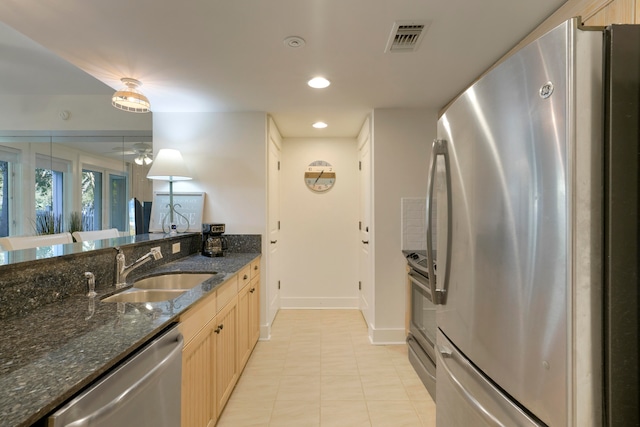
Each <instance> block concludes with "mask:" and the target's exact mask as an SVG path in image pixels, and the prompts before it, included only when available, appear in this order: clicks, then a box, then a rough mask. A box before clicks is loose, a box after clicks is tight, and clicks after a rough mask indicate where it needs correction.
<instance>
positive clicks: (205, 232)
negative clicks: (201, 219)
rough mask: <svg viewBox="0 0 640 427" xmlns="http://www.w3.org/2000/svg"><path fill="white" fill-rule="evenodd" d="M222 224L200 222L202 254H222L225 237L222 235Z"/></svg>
mask: <svg viewBox="0 0 640 427" xmlns="http://www.w3.org/2000/svg"><path fill="white" fill-rule="evenodd" d="M223 234H224V224H202V255H204V256H208V257H219V256H224V251H225V250H226V249H227V239H226V237H224V236H223Z"/></svg>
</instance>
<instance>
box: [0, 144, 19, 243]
mask: <svg viewBox="0 0 640 427" xmlns="http://www.w3.org/2000/svg"><path fill="white" fill-rule="evenodd" d="M18 163H19V160H18V151H17V150H14V149H12V148H8V147H1V146H0V237H5V236H8V235H9V233H10V231H11V221H13V206H12V203H13V193H14V191H15V189H14V185H15V183H14V180H13V172H14V171H13V170H14V168H15V165H17V164H18Z"/></svg>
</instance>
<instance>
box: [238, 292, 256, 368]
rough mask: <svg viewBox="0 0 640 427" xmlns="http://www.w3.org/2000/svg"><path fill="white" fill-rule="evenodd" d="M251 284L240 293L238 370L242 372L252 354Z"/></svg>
mask: <svg viewBox="0 0 640 427" xmlns="http://www.w3.org/2000/svg"><path fill="white" fill-rule="evenodd" d="M250 290H251V285H247V286H245V287H244V288H242V290H241V291H240V293H239V294H238V371H239V372H242V369H244V365H246V363H247V361H248V360H249V356H250V355H251V348H252V347H253V345H252V344H251V342H250V340H251V339H252V338H253V331H252V329H251V303H252V301H251V298H252V296H253V294H251V293H250Z"/></svg>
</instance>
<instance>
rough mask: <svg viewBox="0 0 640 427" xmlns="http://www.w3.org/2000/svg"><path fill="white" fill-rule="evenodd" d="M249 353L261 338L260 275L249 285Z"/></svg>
mask: <svg viewBox="0 0 640 427" xmlns="http://www.w3.org/2000/svg"><path fill="white" fill-rule="evenodd" d="M249 288H250V289H249V295H250V296H249V325H248V327H249V354H251V351H252V350H253V346H254V345H255V344H256V343H257V342H258V338H260V276H257V277H255V278H253V279H252V280H251V284H250V285H249Z"/></svg>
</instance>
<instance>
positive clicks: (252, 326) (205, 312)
mask: <svg viewBox="0 0 640 427" xmlns="http://www.w3.org/2000/svg"><path fill="white" fill-rule="evenodd" d="M259 265H260V259H259V258H258V259H257V260H256V261H254V262H253V263H251V264H250V265H249V266H246V267H245V268H243V269H242V270H240V272H239V273H238V274H236V275H235V276H233V277H231V278H230V279H229V280H227V281H226V282H225V283H223V284H222V285H221V286H220V287H218V288H217V289H216V290H215V291H213V292H211V294H210V295H208V296H207V297H205V298H203V299H202V300H201V301H199V302H198V303H196V305H195V306H194V307H191V308H189V310H187V311H186V312H185V313H184V314H182V315H181V316H180V331H181V332H182V334H183V336H184V342H185V346H184V349H183V351H182V415H181V418H182V422H181V424H182V426H183V427H205V426H206V427H213V426H214V425H215V423H216V420H217V418H218V417H219V416H220V414H221V413H222V410H223V409H224V405H225V404H226V403H227V401H228V400H229V397H230V396H231V393H232V392H233V388H234V387H235V385H236V382H237V381H238V377H239V376H240V372H242V369H243V368H244V365H245V364H246V362H247V360H248V359H249V356H250V355H251V352H252V350H253V347H254V346H255V343H256V342H257V340H258V338H259V334H260V325H259V314H260V302H259V300H260V297H259V294H260V288H259V284H260V276H259ZM254 267H255V270H252V268H254ZM252 271H255V273H254V274H252Z"/></svg>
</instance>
